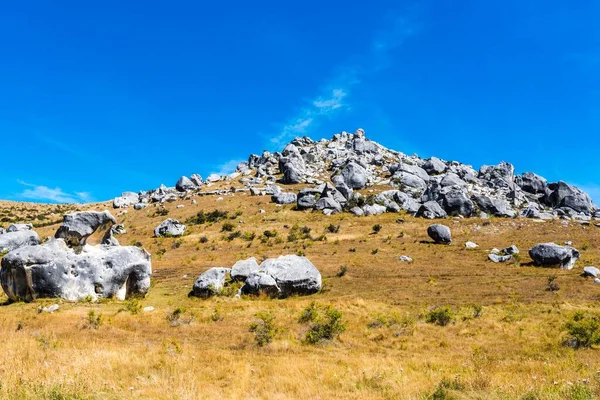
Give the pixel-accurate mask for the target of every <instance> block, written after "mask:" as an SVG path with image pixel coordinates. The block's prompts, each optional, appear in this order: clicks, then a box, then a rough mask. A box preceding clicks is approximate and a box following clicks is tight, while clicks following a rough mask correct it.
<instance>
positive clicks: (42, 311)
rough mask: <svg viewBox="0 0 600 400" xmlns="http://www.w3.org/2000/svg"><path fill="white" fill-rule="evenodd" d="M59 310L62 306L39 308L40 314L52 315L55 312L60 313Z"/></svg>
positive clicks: (54, 305) (53, 305)
mask: <svg viewBox="0 0 600 400" xmlns="http://www.w3.org/2000/svg"><path fill="white" fill-rule="evenodd" d="M59 308H60V306H59V305H58V304H52V305H51V306H48V307H42V306H40V307H39V308H38V312H41V313H48V314H52V313H53V312H55V311H58V309H59Z"/></svg>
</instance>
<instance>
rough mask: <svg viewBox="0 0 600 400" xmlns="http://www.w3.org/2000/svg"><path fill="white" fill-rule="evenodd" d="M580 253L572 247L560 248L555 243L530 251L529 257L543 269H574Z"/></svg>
mask: <svg viewBox="0 0 600 400" xmlns="http://www.w3.org/2000/svg"><path fill="white" fill-rule="evenodd" d="M579 255H580V254H579V251H578V250H577V249H575V248H573V247H570V246H559V245H557V244H555V243H542V244H538V245H536V246H534V247H533V248H531V249H530V250H529V256H530V257H531V259H532V260H533V261H534V262H535V263H536V265H539V266H542V267H560V268H561V269H573V266H574V265H575V262H576V261H577V260H578V259H579Z"/></svg>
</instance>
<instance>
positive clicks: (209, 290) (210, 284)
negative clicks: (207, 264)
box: [192, 268, 231, 297]
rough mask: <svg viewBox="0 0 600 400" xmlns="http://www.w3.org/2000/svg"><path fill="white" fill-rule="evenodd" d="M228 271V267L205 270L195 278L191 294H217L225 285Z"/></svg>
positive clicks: (229, 270) (206, 295)
mask: <svg viewBox="0 0 600 400" xmlns="http://www.w3.org/2000/svg"><path fill="white" fill-rule="evenodd" d="M230 272H231V269H229V268H211V269H209V270H208V271H205V272H204V273H202V274H201V275H200V276H199V277H198V279H196V282H195V283H194V288H193V289H192V294H193V295H194V296H198V297H210V296H212V295H215V294H219V293H220V292H221V290H223V288H224V287H225V279H226V278H227V274H229V273H230Z"/></svg>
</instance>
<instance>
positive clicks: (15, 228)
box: [6, 224, 33, 232]
mask: <svg viewBox="0 0 600 400" xmlns="http://www.w3.org/2000/svg"><path fill="white" fill-rule="evenodd" d="M32 229H33V225H31V224H12V225H9V226H8V228H6V232H19V231H30V230H32Z"/></svg>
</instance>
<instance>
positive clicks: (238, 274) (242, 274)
mask: <svg viewBox="0 0 600 400" xmlns="http://www.w3.org/2000/svg"><path fill="white" fill-rule="evenodd" d="M259 269H260V267H259V265H258V262H256V258H254V257H250V258H248V259H247V260H240V261H237V262H236V263H235V264H233V267H231V279H233V280H234V281H240V282H243V281H245V280H246V279H247V278H248V276H250V274H251V273H252V272H256V271H258V270H259Z"/></svg>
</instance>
